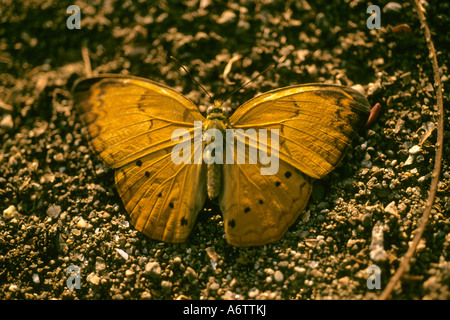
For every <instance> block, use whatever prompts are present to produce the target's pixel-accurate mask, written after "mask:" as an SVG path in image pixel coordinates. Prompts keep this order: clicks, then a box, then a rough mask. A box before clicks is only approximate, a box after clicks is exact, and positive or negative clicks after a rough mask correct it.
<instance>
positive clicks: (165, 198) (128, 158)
mask: <svg viewBox="0 0 450 320" xmlns="http://www.w3.org/2000/svg"><path fill="white" fill-rule="evenodd" d="M74 97H75V107H76V108H77V110H78V111H79V113H80V117H81V120H82V121H83V123H84V125H85V128H86V135H87V138H88V141H89V144H90V146H91V147H92V149H93V150H94V151H95V153H96V154H97V155H98V156H99V158H100V159H101V160H103V162H104V163H105V164H106V165H108V166H109V167H111V168H116V173H115V176H116V185H117V189H118V191H119V194H120V197H121V199H122V201H123V203H124V205H125V208H126V209H127V211H128V212H129V213H130V215H131V220H132V222H133V223H134V224H135V227H136V229H137V230H139V231H142V232H144V233H145V234H146V235H148V236H149V237H151V238H153V239H157V240H163V241H167V242H182V241H185V240H186V238H187V237H188V235H189V233H190V231H191V230H192V228H193V226H194V224H195V219H196V216H197V214H198V212H199V211H200V210H201V209H202V207H203V204H204V201H205V198H206V181H205V172H206V170H205V166H204V165H201V164H185V163H181V164H175V163H174V162H173V161H172V159H171V152H172V149H173V146H174V145H175V144H177V143H178V141H176V140H175V141H172V140H171V137H172V133H173V132H174V130H176V129H186V130H188V131H189V133H191V138H193V123H194V121H196V120H198V121H204V117H203V116H202V115H201V114H200V112H199V111H198V109H197V107H196V106H195V105H194V104H193V103H192V102H191V101H189V100H188V99H186V98H184V97H183V96H182V95H181V94H179V93H177V92H175V91H174V90H172V89H170V88H168V87H165V86H163V85H160V84H157V83H154V82H152V81H149V80H145V79H141V78H136V77H129V76H118V75H105V76H99V77H94V78H88V79H85V80H82V81H79V82H77V84H76V85H75V87H74ZM191 144H192V148H191V150H192V154H191V157H192V156H193V153H194V151H195V149H194V145H193V139H192V141H191ZM200 147H201V145H200Z"/></svg>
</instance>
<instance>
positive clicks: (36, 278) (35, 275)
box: [33, 273, 40, 283]
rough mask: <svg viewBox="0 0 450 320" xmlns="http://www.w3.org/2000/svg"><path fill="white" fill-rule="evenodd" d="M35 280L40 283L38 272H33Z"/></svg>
mask: <svg viewBox="0 0 450 320" xmlns="http://www.w3.org/2000/svg"><path fill="white" fill-rule="evenodd" d="M33 282H34V283H39V282H40V280H39V275H38V274H37V273H33Z"/></svg>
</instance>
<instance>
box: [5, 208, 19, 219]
mask: <svg viewBox="0 0 450 320" xmlns="http://www.w3.org/2000/svg"><path fill="white" fill-rule="evenodd" d="M16 213H17V210H16V207H15V206H12V205H11V206H9V207H8V208H6V209H5V210H3V219H5V220H9V219H11V218H14V216H15V214H16Z"/></svg>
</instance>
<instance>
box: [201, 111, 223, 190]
mask: <svg viewBox="0 0 450 320" xmlns="http://www.w3.org/2000/svg"><path fill="white" fill-rule="evenodd" d="M225 128H226V125H225V117H224V115H223V113H222V112H221V111H219V110H217V111H216V110H214V111H213V112H211V113H209V114H208V117H207V119H206V122H205V125H204V130H205V131H204V134H203V139H204V142H205V143H206V146H205V149H204V161H205V162H206V164H207V165H208V168H207V183H206V186H207V191H208V197H209V198H210V199H214V198H217V197H218V196H219V193H220V189H221V185H222V164H223V159H224V137H225Z"/></svg>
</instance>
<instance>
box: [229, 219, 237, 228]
mask: <svg viewBox="0 0 450 320" xmlns="http://www.w3.org/2000/svg"><path fill="white" fill-rule="evenodd" d="M228 226H229V227H230V228H234V227H235V226H236V222H235V221H234V219H231V220H229V221H228Z"/></svg>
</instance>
